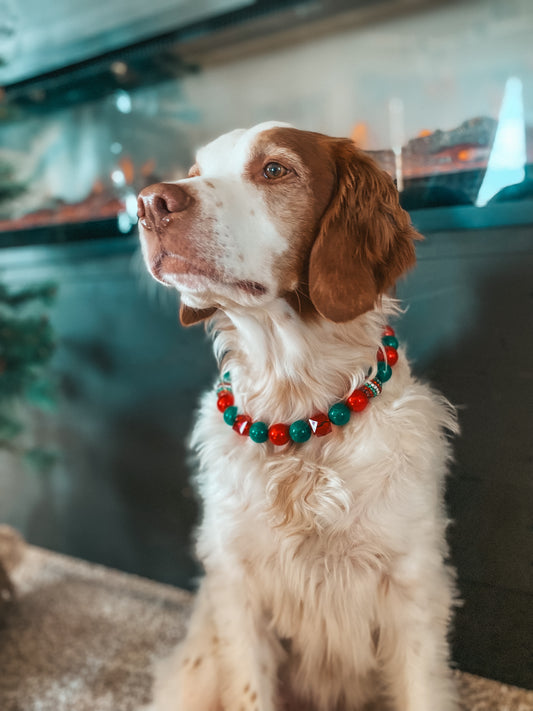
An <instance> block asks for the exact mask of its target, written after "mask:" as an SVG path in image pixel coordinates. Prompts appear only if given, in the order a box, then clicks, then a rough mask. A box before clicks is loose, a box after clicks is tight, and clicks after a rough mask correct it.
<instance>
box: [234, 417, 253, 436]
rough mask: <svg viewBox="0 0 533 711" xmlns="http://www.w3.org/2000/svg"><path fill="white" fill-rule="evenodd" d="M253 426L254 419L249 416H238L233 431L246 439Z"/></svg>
mask: <svg viewBox="0 0 533 711" xmlns="http://www.w3.org/2000/svg"><path fill="white" fill-rule="evenodd" d="M251 426H252V418H251V417H248V415H237V417H236V418H235V422H234V423H233V429H234V430H235V432H238V433H239V434H240V435H242V436H243V437H246V435H247V434H248V432H249V431H250V427H251Z"/></svg>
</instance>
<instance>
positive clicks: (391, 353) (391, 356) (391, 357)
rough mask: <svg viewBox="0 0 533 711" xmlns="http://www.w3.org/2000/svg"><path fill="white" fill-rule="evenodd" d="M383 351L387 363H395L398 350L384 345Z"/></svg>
mask: <svg viewBox="0 0 533 711" xmlns="http://www.w3.org/2000/svg"><path fill="white" fill-rule="evenodd" d="M385 353H386V354H387V363H388V364H389V365H396V363H397V362H398V351H397V350H396V348H393V347H392V346H385Z"/></svg>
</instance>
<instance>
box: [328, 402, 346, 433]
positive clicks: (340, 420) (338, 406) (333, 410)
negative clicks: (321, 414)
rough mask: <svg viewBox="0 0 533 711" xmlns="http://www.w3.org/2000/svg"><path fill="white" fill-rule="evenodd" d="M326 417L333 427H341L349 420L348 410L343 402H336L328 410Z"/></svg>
mask: <svg viewBox="0 0 533 711" xmlns="http://www.w3.org/2000/svg"><path fill="white" fill-rule="evenodd" d="M328 417H329V419H330V420H331V421H332V422H333V424H334V425H338V426H339V427H342V425H345V424H346V423H347V422H348V420H349V419H350V409H349V408H348V407H347V406H346V405H345V404H344V403H343V402H337V403H335V405H332V406H331V407H330V408H329V412H328Z"/></svg>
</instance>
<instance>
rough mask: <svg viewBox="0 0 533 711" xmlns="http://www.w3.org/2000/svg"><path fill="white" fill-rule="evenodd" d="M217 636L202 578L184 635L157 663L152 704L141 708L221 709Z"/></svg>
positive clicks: (165, 710)
mask: <svg viewBox="0 0 533 711" xmlns="http://www.w3.org/2000/svg"><path fill="white" fill-rule="evenodd" d="M217 652H218V639H217V635H216V628H215V625H214V620H213V615H212V611H211V603H210V600H209V595H208V591H207V589H206V585H205V581H203V582H202V585H201V586H200V589H199V591H198V593H197V595H196V599H195V601H194V608H193V611H192V615H191V619H190V621H189V629H188V632H187V636H186V637H185V639H184V640H183V642H182V643H181V644H179V645H178V647H177V648H176V649H175V650H174V652H173V653H172V655H171V656H170V657H168V658H167V659H165V660H163V661H162V662H160V663H159V665H158V668H157V671H156V677H155V683H154V690H153V697H154V698H153V704H152V705H151V706H149V707H148V708H147V709H146V710H145V711H221V709H222V707H221V703H220V681H219V668H218V654H217Z"/></svg>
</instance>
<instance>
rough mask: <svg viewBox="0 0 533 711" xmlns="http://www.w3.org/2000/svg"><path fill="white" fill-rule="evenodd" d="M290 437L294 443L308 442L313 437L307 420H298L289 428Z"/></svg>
mask: <svg viewBox="0 0 533 711" xmlns="http://www.w3.org/2000/svg"><path fill="white" fill-rule="evenodd" d="M289 437H290V438H291V439H292V441H293V442H307V440H308V439H309V437H311V428H310V427H309V425H308V423H307V422H306V421H305V420H296V422H293V423H292V425H291V426H290V427H289Z"/></svg>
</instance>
